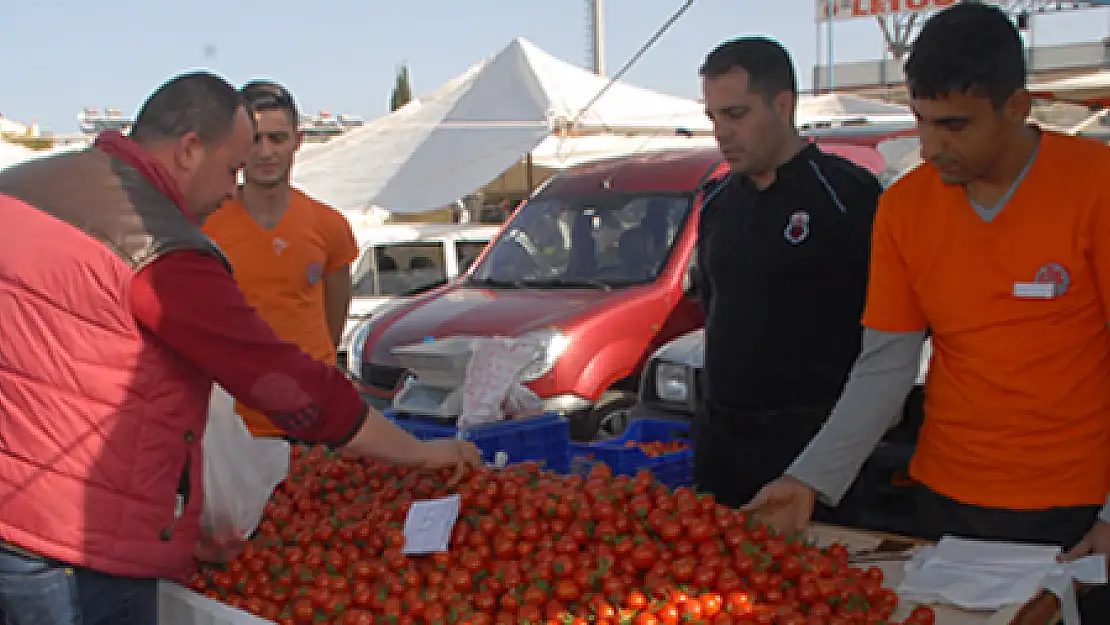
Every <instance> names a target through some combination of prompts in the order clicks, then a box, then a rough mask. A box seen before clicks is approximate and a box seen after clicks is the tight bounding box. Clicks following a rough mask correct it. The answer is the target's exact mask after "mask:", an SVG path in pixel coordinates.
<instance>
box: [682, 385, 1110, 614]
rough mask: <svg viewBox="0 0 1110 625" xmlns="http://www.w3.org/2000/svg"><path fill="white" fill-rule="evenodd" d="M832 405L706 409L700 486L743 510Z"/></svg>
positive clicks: (697, 459) (699, 448) (701, 423)
mask: <svg viewBox="0 0 1110 625" xmlns="http://www.w3.org/2000/svg"><path fill="white" fill-rule="evenodd" d="M832 406H833V403H832V402H830V403H829V404H827V405H821V406H812V407H804V408H788V409H783V410H771V411H761V412H741V411H729V410H724V409H721V408H719V407H712V408H711V407H708V406H705V405H703V406H702V407H700V408H699V409H698V411H697V413H696V414H695V417H694V427H693V430H694V432H693V433H694V484H695V486H696V487H697V489H698V490H699V491H701V492H705V493H711V494H712V495H713V496H714V497H715V498H716V500H717V501H719V502H720V503H722V504H724V505H726V506H730V507H734V508H738V507H740V506H743V505H744V504H746V503H748V502H749V501H751V499H752V497H754V496H755V494H756V493H758V492H759V489H761V488H763V486H764V485H766V484H767V483H768V482H771V481H772V480H775V479H777V478H778V477H780V476H782V474H783V472H784V471H785V470H786V469H787V467H789V466H790V464H791V463H792V462H794V458H796V457H797V456H798V454H799V453H801V451H802V450H803V449H805V447H806V445H808V444H809V441H810V439H812V438H813V437H814V435H816V434H817V432H818V431H819V430H820V429H821V426H822V425H824V423H825V420H826V419H828V416H829V412H830V411H831V410H832ZM846 499H847V498H846ZM817 508H818V509H817V510H816V511H815V513H814V518H815V519H816V520H819V521H823V522H829V523H834V522H845V518H844V517H845V514H842V512H843V510H841V509H840V508H837V509H831V508H828V507H826V506H823V505H820V504H819V505H818V506H817ZM848 508H849V507H844V509H848ZM1108 625H1110V624H1108Z"/></svg>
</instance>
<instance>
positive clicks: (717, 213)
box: [695, 144, 882, 411]
mask: <svg viewBox="0 0 1110 625" xmlns="http://www.w3.org/2000/svg"><path fill="white" fill-rule="evenodd" d="M881 190H882V188H881V186H880V184H879V182H878V181H877V180H876V178H875V176H874V175H872V174H871V173H870V172H868V171H867V170H866V169H864V168H862V167H860V166H858V165H855V164H854V163H851V162H850V161H848V160H846V159H843V158H841V157H839V156H836V155H833V154H827V153H825V152H822V151H821V150H820V149H819V148H818V147H817V146H815V145H813V144H810V145H807V146H806V147H805V148H804V149H802V150H801V151H800V152H799V153H798V154H797V155H796V156H795V157H794V158H793V159H791V160H790V161H789V162H787V163H785V164H784V165H782V166H781V167H780V168H779V169H778V171H777V175H776V179H775V181H774V182H773V183H772V184H771V185H770V186H769V187H767V188H766V189H763V190H759V189H757V188H756V187H755V185H754V184H753V183H752V182H751V181H750V180H748V179H746V178H743V177H741V176H736V175H733V176H729V177H727V178H725V179H723V180H718V181H713V182H710V183H708V184H707V187H706V189H705V197H706V198H710V199H709V200H708V201H707V202H706V204H705V206H704V207H703V208H702V212H701V219H700V222H699V225H698V252H697V254H698V256H697V270H696V272H695V280H696V281H697V286H698V292H699V296H700V298H701V301H702V306H703V308H704V310H705V315H706V355H705V369H706V381H707V389H706V390H707V400H708V402H709V405H710V407H711V408H719V409H724V410H729V411H761V410H779V409H785V408H794V407H804V406H818V405H822V404H831V403H832V402H834V401H835V400H836V398H837V397H838V396H839V394H840V391H841V389H842V388H843V386H844V383H845V381H846V380H847V377H848V372H849V371H850V369H851V366H852V363H853V361H854V360H855V358H856V356H857V355H858V354H859V350H860V338H861V334H862V328H861V325H860V317H861V315H862V313H863V306H864V301H865V299H866V294H867V278H868V263H869V260H870V250H871V227H872V224H873V223H874V218H875V209H876V207H877V204H878V198H879V194H880V192H881Z"/></svg>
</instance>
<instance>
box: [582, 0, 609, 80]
mask: <svg viewBox="0 0 1110 625" xmlns="http://www.w3.org/2000/svg"><path fill="white" fill-rule="evenodd" d="M586 11H587V14H588V21H589V25H590V29H589V33H588V36H589V40H590V70H591V71H592V72H593V73H595V74H597V75H598V76H604V75H605V9H604V4H603V0H586Z"/></svg>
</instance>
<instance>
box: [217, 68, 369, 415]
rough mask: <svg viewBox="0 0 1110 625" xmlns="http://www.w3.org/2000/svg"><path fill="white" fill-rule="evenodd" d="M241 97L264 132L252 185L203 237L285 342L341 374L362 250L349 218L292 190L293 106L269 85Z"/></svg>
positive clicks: (249, 88)
mask: <svg viewBox="0 0 1110 625" xmlns="http://www.w3.org/2000/svg"><path fill="white" fill-rule="evenodd" d="M241 93H242V95H243V99H244V100H245V101H246V103H247V105H248V106H249V107H250V108H251V110H252V112H253V115H254V120H255V123H256V125H257V126H256V130H255V137H254V149H253V150H252V151H251V155H250V159H249V160H248V161H247V163H246V166H245V167H244V177H245V184H244V185H243V186H242V187H240V189H239V192H238V194H237V197H236V198H235V199H233V200H229V201H228V202H226V203H225V204H224V205H223V206H222V207H221V208H220V210H218V211H216V213H215V214H213V215H212V216H211V217H209V218H208V221H207V222H206V223H205V224H204V231H205V232H206V233H207V234H208V236H210V237H211V238H212V240H214V241H215V242H216V244H217V245H219V247H220V249H222V250H223V252H224V253H225V254H226V255H227V257H228V260H229V261H230V262H231V266H232V267H233V268H234V271H235V279H236V280H237V281H238V283H239V288H240V289H242V291H243V294H244V295H246V298H247V301H248V302H250V304H251V305H253V306H254V307H256V308H257V309H258V314H259V315H260V316H261V317H262V319H263V320H265V321H266V322H267V323H269V324H270V326H271V327H272V328H273V329H274V331H275V332H276V333H277V334H278V336H280V337H281V338H283V339H285V340H287V341H290V342H292V343H295V344H297V345H298V346H300V348H301V349H303V350H304V351H305V352H307V353H308V354H309V355H311V356H312V357H313V358H316V359H317V360H320V361H323V362H326V363H328V364H335V358H336V346H337V345H338V344H339V340H340V338H341V334H342V332H343V324H344V322H345V321H346V318H347V308H348V306H349V305H350V302H351V271H350V266H351V263H352V262H354V261H355V259H356V258H357V257H358V245H357V244H356V243H355V238H354V234H353V233H352V232H351V226H350V224H349V223H348V222H347V219H346V218H344V217H343V215H341V214H339V212H337V211H336V210H334V209H332V208H331V207H329V206H326V205H324V204H322V203H320V202H317V201H316V200H314V199H312V198H310V197H308V196H307V195H305V194H304V193H302V192H300V191H298V190H296V189H293V188H292V187H291V186H290V184H289V175H290V170H291V169H292V166H293V157H294V154H295V153H296V151H297V149H298V148H299V147H300V144H301V133H300V132H299V130H298V128H297V125H298V120H299V118H300V116H299V113H298V111H297V105H296V103H295V101H294V100H293V97H292V96H291V95H290V94H289V92H288V91H286V90H285V88H283V87H281V86H280V85H277V84H274V83H272V82H265V81H256V82H252V83H249V84H247V85H246V86H244V87H243V88H242V89H241ZM236 410H237V411H238V413H239V415H240V416H242V417H243V420H244V421H245V422H246V424H247V427H248V428H249V429H250V430H251V433H253V434H254V435H255V436H283V435H284V434H285V433H284V432H283V431H282V430H281V429H279V428H277V427H275V426H274V425H273V423H271V422H270V420H269V419H267V418H266V417H265V416H263V415H262V414H261V413H259V412H257V411H254V410H251V409H249V408H247V407H246V406H244V405H242V404H241V403H239V404H237V405H236Z"/></svg>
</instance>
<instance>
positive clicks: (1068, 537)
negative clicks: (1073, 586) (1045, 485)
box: [914, 486, 1110, 625]
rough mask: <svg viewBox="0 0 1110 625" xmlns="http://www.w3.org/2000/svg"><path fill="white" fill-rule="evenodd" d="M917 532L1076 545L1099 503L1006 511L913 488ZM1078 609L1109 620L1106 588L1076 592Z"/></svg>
mask: <svg viewBox="0 0 1110 625" xmlns="http://www.w3.org/2000/svg"><path fill="white" fill-rule="evenodd" d="M914 503H915V506H916V509H917V522H918V524H919V528H918V532H917V533H918V535H920V536H921V537H922V538H926V539H929V540H938V539H939V538H940V537H941V536H943V535H946V534H947V535H952V536H959V537H962V538H981V539H985V540H1001V541H1011V542H1028V543H1040V544H1050V545H1058V546H1060V547H1062V548H1064V549H1065V550H1067V549H1070V548H1072V547H1074V546H1075V545H1076V544H1077V543H1078V542H1079V541H1080V540H1082V538H1083V536H1084V535H1085V534H1086V533H1087V531H1088V530H1090V529H1091V527H1092V526H1093V525H1094V524H1095V521H1096V520H1097V519H1098V512H1099V507H1098V506H1081V507H1074V508H1050V509H1048V510H1032V511H1026V510H1007V509H1003V508H985V507H982V506H973V505H970V504H965V503H960V502H958V501H956V500H954V499H951V498H949V497H945V496H944V495H941V494H939V493H937V492H935V491H933V490H930V489H929V488H926V487H924V486H919V487H918V488H917V492H916V493H915V501H914ZM1079 612H1080V616H1081V617H1082V620H1083V623H1084V624H1086V625H1102V624H1104V623H1106V624H1110V587H1107V586H1097V587H1094V588H1091V589H1089V590H1088V591H1086V592H1084V593H1082V594H1080V596H1079Z"/></svg>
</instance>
